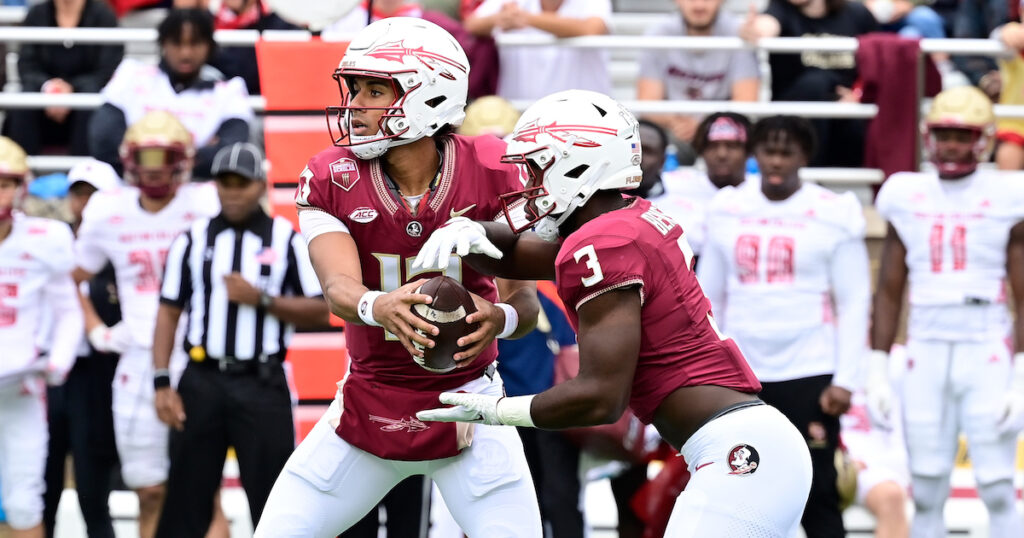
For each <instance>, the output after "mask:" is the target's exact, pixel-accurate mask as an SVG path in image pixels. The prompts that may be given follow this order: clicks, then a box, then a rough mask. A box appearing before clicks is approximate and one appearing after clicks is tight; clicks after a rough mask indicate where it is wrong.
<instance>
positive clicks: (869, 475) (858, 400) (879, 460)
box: [839, 346, 910, 538]
mask: <svg viewBox="0 0 1024 538" xmlns="http://www.w3.org/2000/svg"><path fill="white" fill-rule="evenodd" d="M892 354H893V360H891V361H889V373H890V374H891V381H892V384H893V391H894V392H895V393H896V394H899V393H900V392H901V389H900V387H901V386H902V378H903V362H904V360H905V358H906V353H905V350H904V348H903V347H902V346H893V350H892ZM897 354H898V357H897ZM899 410H900V402H899V401H898V399H894V400H893V417H892V421H891V426H892V427H891V428H880V427H879V426H878V425H877V424H875V423H874V422H873V421H872V420H871V419H870V413H869V412H868V408H867V397H866V396H865V395H864V391H862V390H860V391H857V392H855V393H853V400H852V403H851V404H850V410H849V411H848V412H847V413H846V414H845V415H843V416H842V417H840V419H839V422H840V424H841V427H842V434H841V436H842V441H843V446H844V447H845V448H846V451H847V453H848V455H849V458H850V460H852V462H853V464H854V465H855V466H856V469H857V475H856V476H857V490H856V492H855V497H854V500H855V501H856V503H857V504H859V505H861V506H863V507H865V508H867V509H868V510H869V511H870V512H871V514H872V515H873V516H875V538H902V537H905V536H907V534H908V533H909V532H910V522H909V521H908V519H907V486H909V485H910V471H909V469H908V467H907V465H908V464H907V445H906V442H905V441H904V436H903V420H902V418H901V417H900V416H899Z"/></svg>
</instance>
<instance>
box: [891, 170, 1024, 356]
mask: <svg viewBox="0 0 1024 538" xmlns="http://www.w3.org/2000/svg"><path fill="white" fill-rule="evenodd" d="M875 206H876V207H877V208H878V212H879V213H880V214H881V215H882V217H884V218H885V219H886V220H888V221H889V222H890V223H891V224H892V225H893V227H894V228H895V229H896V232H897V234H899V237H900V239H901V240H902V242H903V245H904V246H905V247H906V249H907V256H906V264H907V269H908V270H909V273H908V274H909V282H910V294H909V302H910V319H909V326H908V334H909V336H910V337H911V338H919V339H938V340H957V341H959V340H987V339H990V338H1001V337H1003V336H1005V335H1006V334H1007V333H1008V331H1009V323H1010V317H1009V314H1008V313H1007V310H1006V305H1005V303H1006V247H1007V243H1008V241H1009V237H1010V228H1012V227H1013V225H1014V224H1016V223H1017V222H1020V221H1021V220H1024V174H1020V173H1011V172H1000V171H995V170H978V171H977V172H975V173H974V174H971V175H970V176H967V177H965V178H962V179H957V180H940V179H939V177H938V176H937V175H936V174H934V173H930V174H929V173H909V172H902V173H898V174H894V175H893V176H892V177H890V178H889V179H888V180H887V181H886V182H885V183H884V184H883V185H882V188H881V190H880V191H879V192H878V198H877V200H876V202H875Z"/></svg>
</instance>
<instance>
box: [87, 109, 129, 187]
mask: <svg viewBox="0 0 1024 538" xmlns="http://www.w3.org/2000/svg"><path fill="white" fill-rule="evenodd" d="M127 129H128V125H127V122H126V120H125V117H124V112H122V111H121V109H120V108H117V107H116V106H114V105H112V104H110V103H104V104H103V106H101V107H100V108H98V109H96V111H95V112H93V114H92V117H91V118H90V119H89V155H91V156H92V157H93V158H95V159H98V160H100V161H103V162H105V163H107V164H109V165H110V166H113V167H114V170H116V171H117V173H118V175H121V174H122V172H123V167H122V165H121V156H120V154H119V153H118V148H119V147H120V146H121V140H122V139H124V132H125V131H126V130H127Z"/></svg>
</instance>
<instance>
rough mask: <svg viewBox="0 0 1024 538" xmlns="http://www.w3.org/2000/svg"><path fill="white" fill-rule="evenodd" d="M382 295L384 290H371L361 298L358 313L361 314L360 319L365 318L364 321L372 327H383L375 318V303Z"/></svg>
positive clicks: (357, 308)
mask: <svg viewBox="0 0 1024 538" xmlns="http://www.w3.org/2000/svg"><path fill="white" fill-rule="evenodd" d="M381 295H384V292H382V291H373V290H369V291H367V292H366V293H364V294H363V296H362V297H360V298H359V305H358V306H357V307H356V313H357V314H359V319H361V320H363V323H365V324H367V325H369V326H370V327H383V325H381V324H380V323H378V322H377V320H375V319H373V303H374V302H375V301H376V300H377V298H378V297H380V296H381Z"/></svg>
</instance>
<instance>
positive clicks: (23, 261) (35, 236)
mask: <svg viewBox="0 0 1024 538" xmlns="http://www.w3.org/2000/svg"><path fill="white" fill-rule="evenodd" d="M73 268H74V254H73V249H72V235H71V228H70V227H68V225H67V224H65V223H63V222H59V221H56V220H51V219H42V218H35V217H27V216H25V215H22V214H20V213H15V217H14V225H13V227H12V228H11V233H10V234H9V235H8V236H7V238H6V239H4V240H2V241H0V349H2V350H3V351H2V352H0V379H4V378H5V377H7V376H9V375H11V374H17V372H22V371H25V370H26V369H27V368H28V367H29V365H30V364H31V363H32V361H34V360H35V359H36V356H37V354H38V349H37V346H36V342H37V340H38V339H40V338H44V339H47V340H48V341H47V342H46V344H47V348H48V349H49V350H50V352H51V353H52V354H57V355H59V357H53V361H54V362H59V363H60V364H59V368H60V369H62V371H65V372H66V371H67V369H70V368H71V364H72V363H73V361H74V358H75V349H76V348H77V347H78V342H79V340H80V339H81V338H82V313H81V308H80V305H79V303H78V296H77V289H76V288H75V285H74V282H73V281H72V280H71V270H72V269H73ZM68 323H70V324H71V325H68ZM50 327H52V328H54V331H53V332H52V333H46V334H43V333H44V332H45V331H47V330H48V329H49V328H50Z"/></svg>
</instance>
